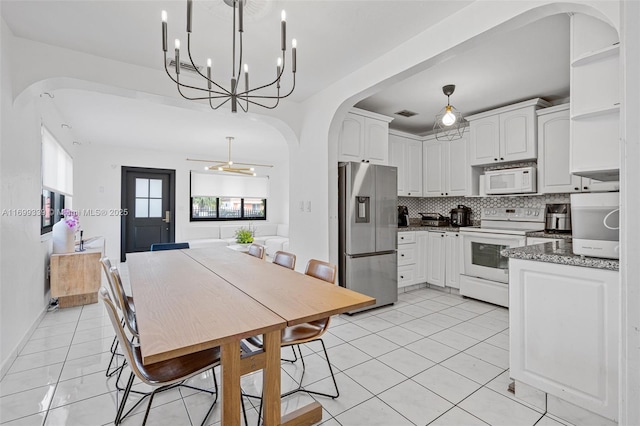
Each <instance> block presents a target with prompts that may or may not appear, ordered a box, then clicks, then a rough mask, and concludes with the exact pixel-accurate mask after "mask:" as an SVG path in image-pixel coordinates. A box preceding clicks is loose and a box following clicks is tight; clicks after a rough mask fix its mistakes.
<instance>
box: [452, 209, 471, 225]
mask: <svg viewBox="0 0 640 426" xmlns="http://www.w3.org/2000/svg"><path fill="white" fill-rule="evenodd" d="M450 214H451V226H471V209H470V208H469V207H466V206H463V205H462V204H458V207H457V208H455V209H451V213H450Z"/></svg>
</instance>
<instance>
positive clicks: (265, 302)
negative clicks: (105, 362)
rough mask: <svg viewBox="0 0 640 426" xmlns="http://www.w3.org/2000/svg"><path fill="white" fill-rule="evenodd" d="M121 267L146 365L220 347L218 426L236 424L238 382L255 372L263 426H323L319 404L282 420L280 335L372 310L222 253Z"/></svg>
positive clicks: (185, 254) (332, 289) (144, 257)
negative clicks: (248, 351)
mask: <svg viewBox="0 0 640 426" xmlns="http://www.w3.org/2000/svg"><path fill="white" fill-rule="evenodd" d="M127 265H128V268H129V280H130V285H131V291H132V293H133V297H134V300H135V305H136V319H137V323H138V332H139V335H140V348H141V352H142V357H143V362H144V364H145V365H148V364H153V363H154V362H159V361H163V360H166V359H170V358H173V357H176V356H181V355H186V354H189V353H194V352H198V351H201V350H204V349H208V348H213V347H216V346H220V347H221V369H222V424H223V425H224V426H239V425H240V398H241V389H240V377H241V376H242V375H244V374H248V373H250V372H252V371H256V370H259V369H262V370H263V398H264V404H263V405H264V411H263V422H264V425H266V426H275V425H310V424H313V423H317V422H319V421H321V419H322V406H321V405H320V404H319V403H317V402H314V403H311V404H308V405H306V406H304V407H302V408H299V409H297V410H295V411H293V412H291V413H288V414H287V415H285V416H282V415H281V410H280V405H281V404H280V393H281V389H280V374H281V372H280V336H281V332H282V330H283V329H284V328H285V327H287V326H291V325H295V324H301V323H304V322H308V321H312V320H316V319H321V318H326V317H328V316H331V315H335V314H339V313H344V312H348V311H351V310H354V309H358V308H361V307H365V306H369V305H373V304H374V303H375V299H373V298H371V297H369V296H366V295H363V294H360V293H356V292H354V291H351V290H348V289H345V288H342V287H339V286H338V285H335V284H330V283H327V282H325V281H322V280H319V279H316V278H313V277H310V276H307V275H304V274H301V273H299V272H296V271H292V270H289V269H287V268H283V267H281V266H278V265H275V264H272V263H270V262H267V261H264V260H261V259H258V258H255V257H253V256H249V255H247V254H245V253H241V252H237V251H234V250H229V249H227V248H226V247H212V248H199V249H187V250H169V251H156V252H144V253H130V254H128V255H127ZM261 334H262V335H263V342H264V348H263V350H262V351H260V352H256V353H253V354H252V355H249V356H241V350H240V342H241V340H242V339H244V338H247V337H250V336H257V335H261Z"/></svg>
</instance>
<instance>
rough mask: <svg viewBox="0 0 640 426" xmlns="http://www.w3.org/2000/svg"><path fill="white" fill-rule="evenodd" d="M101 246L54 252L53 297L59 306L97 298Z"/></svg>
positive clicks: (52, 259)
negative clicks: (76, 250)
mask: <svg viewBox="0 0 640 426" xmlns="http://www.w3.org/2000/svg"><path fill="white" fill-rule="evenodd" d="M101 256H102V252H101V250H91V249H90V250H85V251H82V252H74V253H61V254H52V255H51V261H50V266H51V297H57V298H58V306H59V307H61V308H69V307H71V306H79V305H87V304H89V303H97V302H98V290H99V289H100V283H101V277H100V257H101Z"/></svg>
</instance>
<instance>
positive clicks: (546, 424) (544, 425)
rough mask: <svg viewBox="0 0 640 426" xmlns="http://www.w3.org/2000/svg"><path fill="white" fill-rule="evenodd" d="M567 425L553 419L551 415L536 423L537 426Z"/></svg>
mask: <svg viewBox="0 0 640 426" xmlns="http://www.w3.org/2000/svg"><path fill="white" fill-rule="evenodd" d="M567 424H568V423H563V422H559V421H557V420H555V419H552V418H551V417H550V416H549V415H546V414H545V415H544V416H542V418H541V419H540V420H538V423H536V426H564V425H567Z"/></svg>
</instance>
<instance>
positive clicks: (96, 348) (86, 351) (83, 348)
mask: <svg viewBox="0 0 640 426" xmlns="http://www.w3.org/2000/svg"><path fill="white" fill-rule="evenodd" d="M111 342H113V337H103V338H102V339H100V340H92V341H90V342H84V343H76V344H73V345H71V347H70V349H69V354H68V355H67V359H68V360H71V359H77V358H82V357H85V356H89V355H96V354H100V353H102V352H109V349H110V348H111ZM106 368H107V366H106V365H105V369H106Z"/></svg>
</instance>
